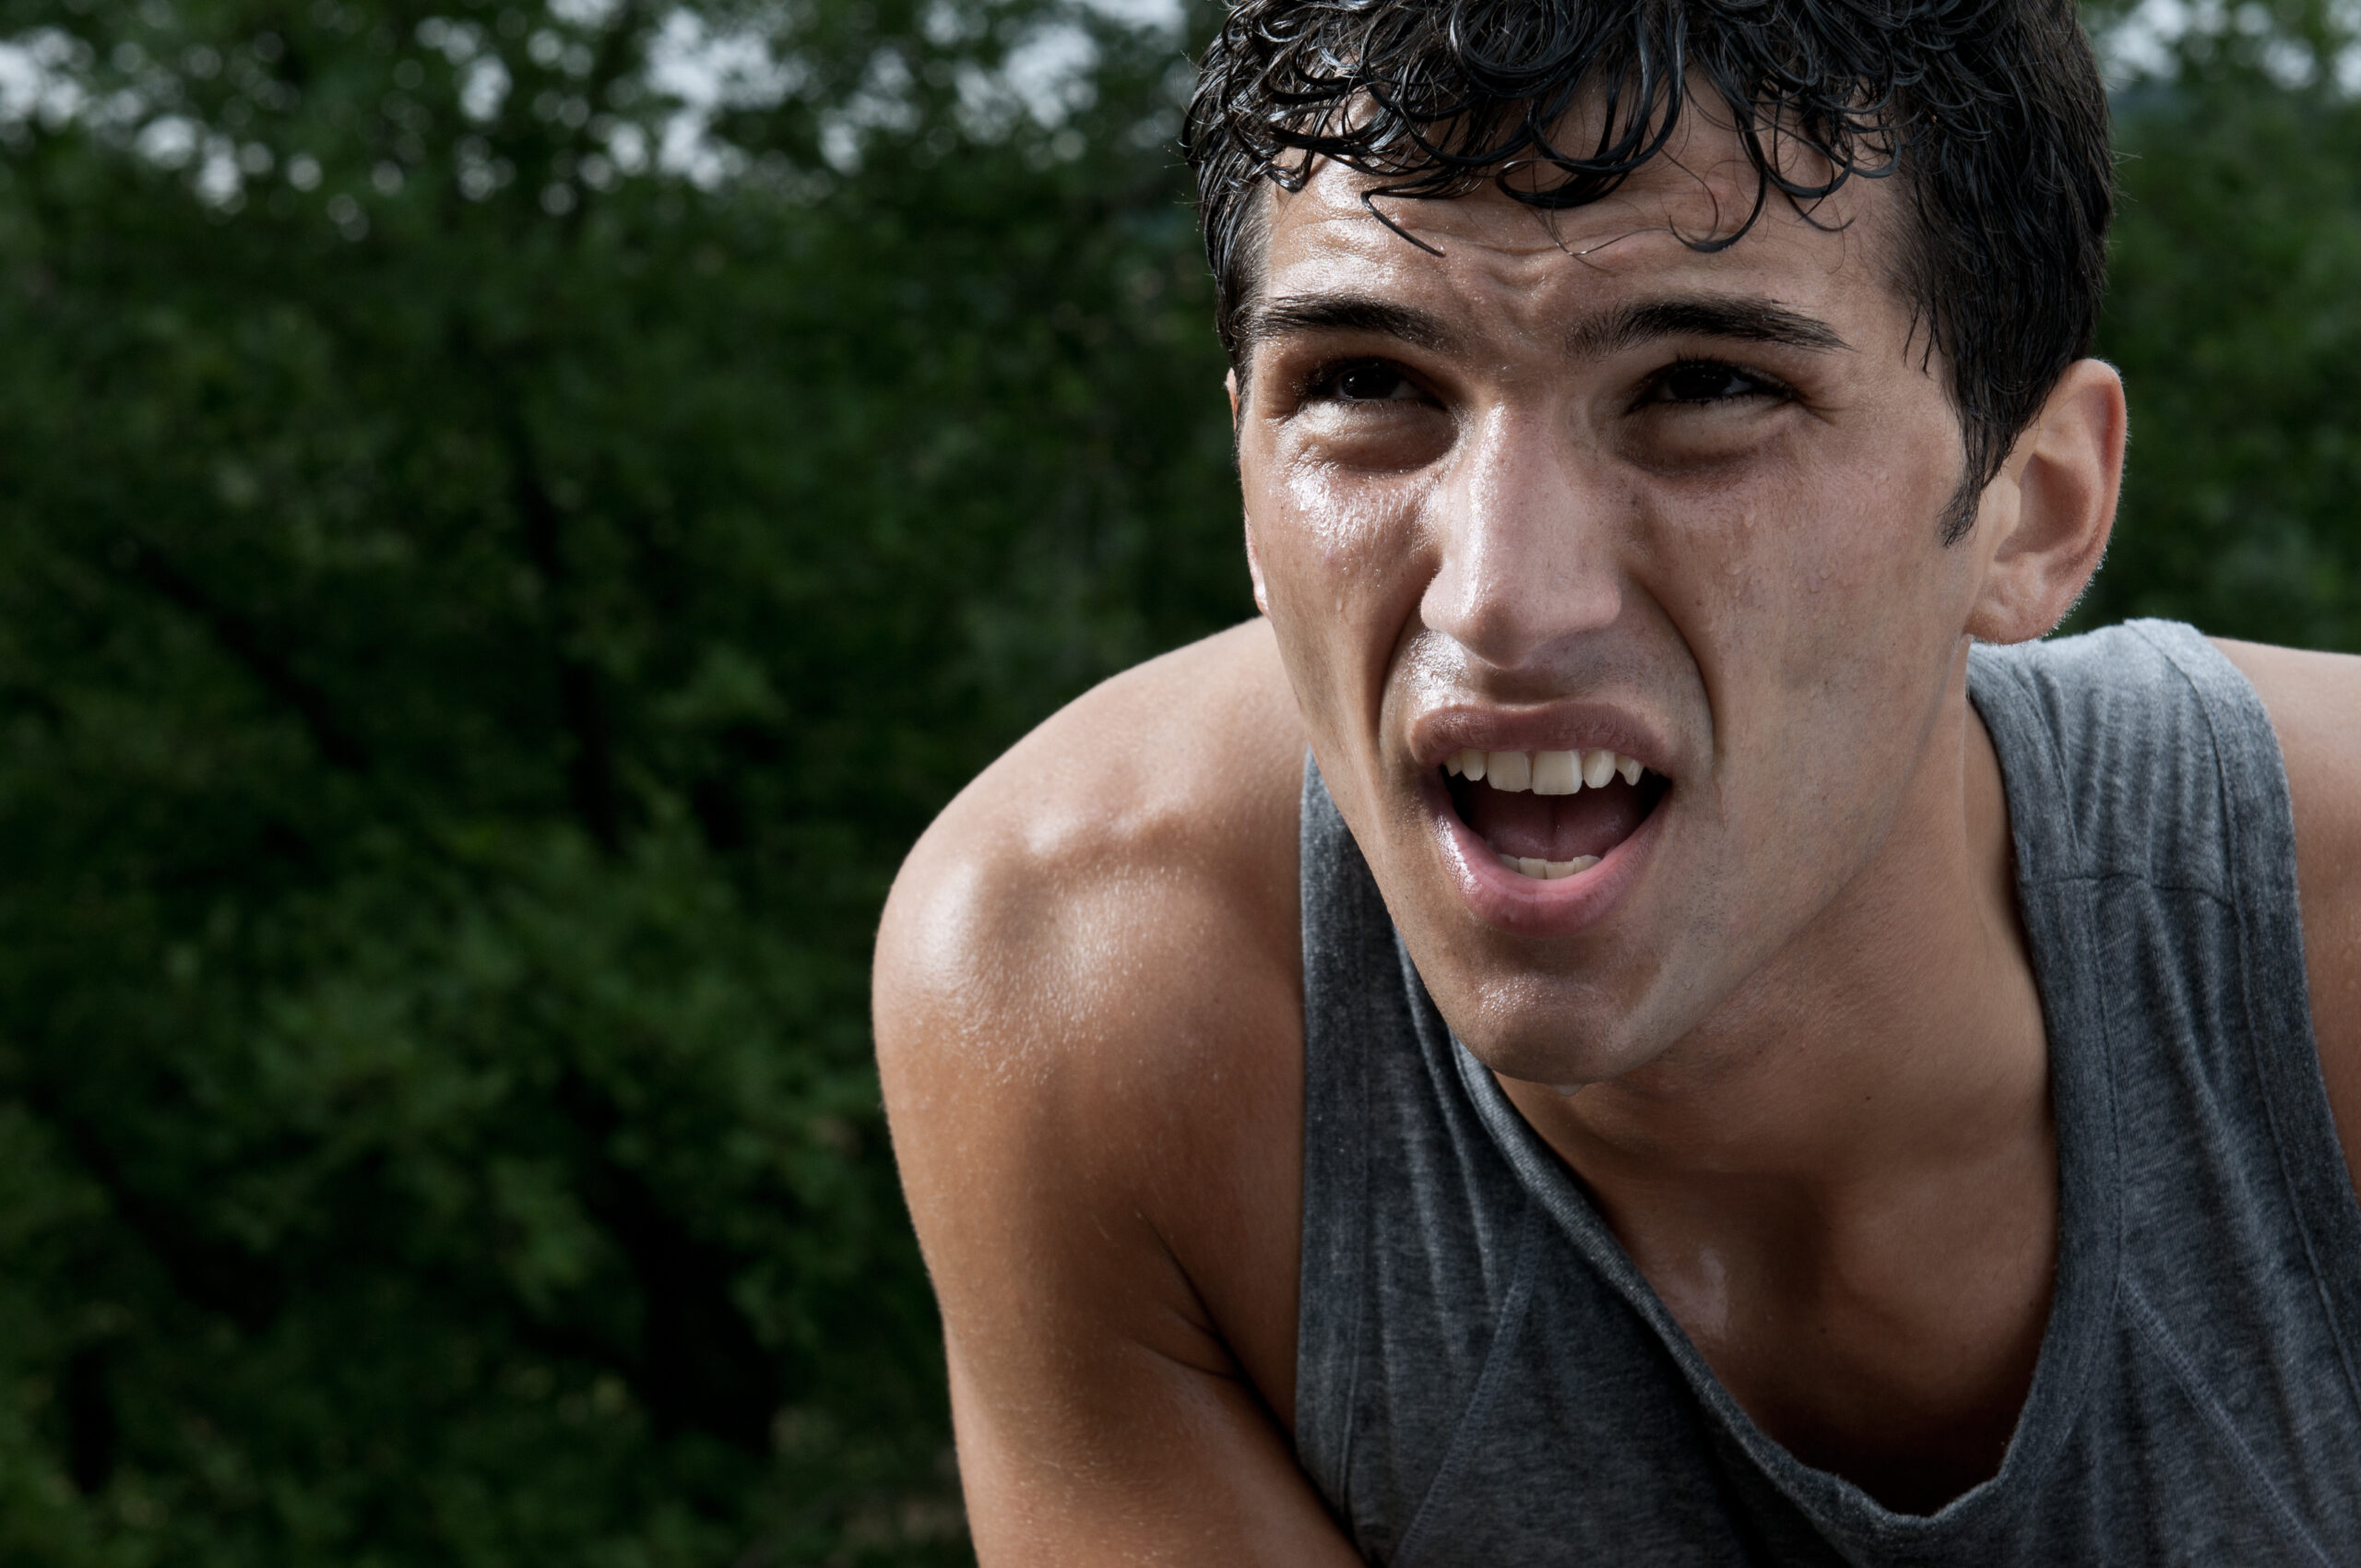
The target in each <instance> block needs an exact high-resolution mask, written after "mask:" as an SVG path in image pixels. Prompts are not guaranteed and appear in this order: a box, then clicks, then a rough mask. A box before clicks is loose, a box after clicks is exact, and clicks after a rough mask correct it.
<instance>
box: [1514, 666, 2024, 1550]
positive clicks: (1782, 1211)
mask: <svg viewBox="0 0 2361 1568" xmlns="http://www.w3.org/2000/svg"><path fill="white" fill-rule="evenodd" d="M1503 1087H1505V1088H1507V1090H1508V1091H1509V1093H1510V1095H1511V1096H1512V1098H1513V1099H1514V1100H1515V1101H1516V1103H1517V1105H1518V1107H1519V1109H1520V1110H1522V1111H1524V1113H1525V1116H1526V1118H1527V1120H1529V1121H1530V1122H1531V1123H1533V1124H1534V1126H1535V1128H1536V1130H1537V1131H1538V1132H1540V1134H1542V1136H1543V1137H1544V1138H1545V1139H1547V1140H1548V1142H1549V1143H1550V1144H1551V1145H1552V1146H1555V1147H1556V1148H1557V1150H1558V1151H1559V1153H1560V1155H1562V1156H1563V1157H1564V1158H1566V1160H1567V1162H1568V1163H1569V1164H1570V1165H1572V1167H1573V1169H1574V1170H1575V1172H1576V1173H1577V1174H1578V1175H1580V1176H1581V1177H1582V1178H1583V1179H1584V1182H1585V1183H1586V1184H1587V1185H1588V1186H1589V1188H1590V1191H1591V1193H1592V1195H1593V1197H1594V1198H1595V1199H1596V1202H1597V1204H1598V1206H1599V1210H1600V1212H1601V1214H1602V1216H1603V1217H1604V1218H1606V1220H1607V1222H1608V1225H1609V1226H1610V1227H1611V1228H1612V1229H1614V1231H1615V1233H1616V1235H1617V1236H1618V1237H1619V1239H1620V1240H1621V1241H1622V1242H1623V1245H1624V1248H1625V1249H1626V1251H1628V1252H1629V1253H1631V1259H1632V1261H1633V1262H1634V1263H1635V1264H1637V1265H1638V1266H1639V1268H1640V1271H1641V1273H1642V1274H1643V1276H1645V1277H1646V1278H1647V1280H1648V1282H1649V1283H1650V1284H1651V1285H1653V1286H1654V1287H1655V1290H1656V1292H1657V1294H1658V1296H1659V1297H1661V1298H1662V1300H1663V1301H1664V1302H1665V1305H1666V1306H1667V1308H1668V1309H1670V1311H1671V1313H1672V1314H1673V1316H1674V1317H1675V1318H1676V1319H1677V1320H1678V1321H1679V1323H1680V1324H1681V1326H1682V1327H1683V1329H1685V1330H1686V1331H1687V1333H1688V1334H1689V1336H1690V1337H1691V1340H1692V1342H1694V1343H1695V1345H1696V1346H1697V1348H1698V1349H1699V1350H1700V1351H1701V1352H1702V1353H1703V1355H1704V1357H1705V1359H1706V1360H1707V1362H1708V1363H1709V1364H1710V1365H1711V1366H1712V1367H1713V1368H1714V1372H1715V1373H1716V1374H1717V1375H1718V1376H1719V1377H1720V1378H1721V1379H1722V1381H1723V1383H1724V1384H1725V1385H1726V1386H1727V1387H1728V1388H1729V1390H1730V1392H1731V1393H1732V1394H1733V1395H1734V1396H1736V1397H1737V1398H1738V1402H1739V1403H1740V1404H1741V1405H1742V1406H1743V1407H1745V1408H1746V1409H1747V1410H1748V1411H1749V1413H1750V1414H1751V1415H1752V1416H1753V1417H1754V1419H1755V1420H1757V1421H1758V1422H1759V1423H1761V1425H1762V1427H1763V1429H1764V1430H1765V1431H1768V1432H1769V1433H1770V1434H1771V1435H1772V1436H1773V1437H1774V1438H1775V1439H1777V1440H1778V1441H1780V1442H1782V1443H1786V1445H1787V1446H1788V1448H1789V1450H1790V1451H1791V1452H1793V1453H1795V1454H1796V1455H1797V1456H1798V1457H1799V1458H1801V1459H1803V1460H1804V1461H1805V1462H1806V1463H1808V1464H1813V1465H1817V1466H1820V1467H1823V1468H1826V1469H1831V1470H1834V1471H1836V1472H1838V1473H1839V1474H1842V1475H1845V1476H1847V1477H1849V1478H1851V1479H1854V1480H1856V1481H1857V1482H1858V1483H1859V1484H1861V1485H1862V1486H1863V1487H1865V1488H1867V1489H1868V1490H1869V1491H1870V1492H1871V1493H1872V1494H1873V1495H1875V1496H1878V1497H1879V1498H1880V1499H1881V1500H1883V1501H1885V1502H1887V1503H1889V1504H1891V1505H1892V1506H1895V1507H1901V1508H1904V1509H1914V1510H1915V1509H1930V1508H1933V1507H1935V1506H1937V1505H1939V1504H1940V1503H1942V1502H1943V1501H1945V1500H1946V1499H1948V1498H1950V1497H1952V1496H1955V1495H1957V1494H1958V1493H1959V1492H1960V1491H1964V1490H1965V1489H1966V1488H1967V1487H1969V1486H1972V1485H1974V1484H1975V1482H1976V1481H1978V1480H1980V1479H1984V1478H1985V1477H1987V1476H1989V1475H1991V1474H1992V1473H1993V1471H1994V1470H1995V1469H1996V1468H1997V1467H1999V1463H2000V1459H2001V1455H2002V1454H2003V1453H2004V1451H2005V1449H2006V1447H2007V1443H2008V1441H2009V1434H2010V1433H2011V1431H2013V1430H2014V1428H2015V1425H2016V1420H2017V1414H2018V1411H2019V1409H2020V1408H2021V1407H2022V1404H2023V1399H2024V1396H2025V1392H2026V1390H2027V1388H2028V1387H2030V1385H2031V1383H2032V1379H2033V1370H2034V1365H2035V1360H2036V1358H2037V1356H2038V1353H2039V1348H2040V1342H2041V1335H2042V1327H2043V1324H2044V1323H2045V1322H2046V1321H2047V1315H2048V1302H2049V1289H2050V1281H2051V1277H2052V1268H2053V1265H2054V1260H2055V1258H2056V1241H2057V1227H2058V1185H2057V1149H2056V1143H2055V1138H2054V1134H2053V1131H2052V1126H2051V1120H2050V1108H2049V1092H2048V1051H2047V1041H2046V1039H2045V1036H2044V1033H2043V1028H2042V1016H2041V1001H2040V997H2039V995H2038V993H2037V992H2035V989H2034V984H2033V975H2032V968H2031V965H2030V962H2029V960H2028V957H2027V955H2026V948H2025V942H2024V937H2023V931H2022V928H2021V927H2020V925H2019V923H2018V919H2017V912H2016V897H2015V878H2014V875H2013V873H2012V869H2011V843H2010V835H2009V824H2008V809H2007V802H2006V799H2005V797H2004V795H2003V792H2002V789H2001V781H2000V771H1999V759H1998V758H1997V757H1996V756H1995V755H1994V754H1993V751H1992V743H1991V740H1990V737H1989V736H1987V734H1986V733H1985V731H1984V727H1983V723H1982V720H1981V719H1978V718H1977V717H1976V716H1975V713H1974V712H1972V711H1971V710H1970V708H1969V707H1968V704H1967V701H1966V694H1965V683H1964V650H1963V659H1962V661H1961V665H1960V667H1959V668H1958V669H1955V670H1954V671H1953V678H1952V688H1951V692H1950V695H1949V696H1948V698H1947V702H1946V705H1945V707H1944V709H1943V711H1942V713H1941V715H1940V718H1939V719H1938V721H1937V723H1936V725H1935V727H1934V730H1933V731H1932V733H1931V735H1930V739H1929V743H1928V747H1927V750H1926V753H1925V756H1924V760H1923V762H1922V765H1921V766H1920V768H1919V771H1918V776H1917V777H1916V778H1915V779H1914V780H1913V782H1912V785H1911V787H1910V790H1909V792H1908V798H1907V799H1906V800H1905V802H1904V810H1903V811H1902V813H1901V814H1900V815H1899V816H1898V818H1897V822H1896V826H1895V829H1894V831H1893V832H1892V834H1891V835H1889V838H1888V842H1887V843H1886V844H1885V845H1884V846H1883V847H1882V848H1881V849H1880V851H1879V853H1878V855H1877V856H1876V857H1875V858H1874V859H1873V860H1872V861H1871V862H1870V864H1869V866H1868V867H1867V868H1866V869H1865V870H1864V872H1863V873H1862V874H1861V875H1860V876H1858V877H1857V878H1855V879H1854V881H1853V883H1852V884H1851V885H1848V887H1847V889H1846V891H1845V893H1844V894H1843V895H1841V896H1840V897H1838V898H1837V900H1836V901H1835V902H1834V903H1833V905H1832V906H1831V907H1830V909H1828V910H1827V911H1826V913H1825V914H1824V915H1823V917H1822V918H1821V920H1819V921H1816V922H1815V923H1814V925H1813V926H1812V927H1811V929H1810V930H1809V931H1808V932H1805V933H1804V935H1803V936H1802V937H1801V938H1799V940H1798V941H1797V943H1795V944H1793V945H1792V946H1791V948H1790V950H1789V951H1787V952H1786V953H1783V954H1782V955H1781V956H1779V957H1778V959H1777V960H1775V961H1774V963H1772V964H1770V965H1768V966H1766V967H1765V968H1764V969H1763V971H1762V972H1761V973H1760V974H1759V975H1758V976H1757V978H1756V980H1755V982H1754V983H1753V984H1751V985H1750V986H1749V987H1748V988H1747V990H1746V992H1744V993H1743V994H1741V995H1739V996H1738V997H1736V998H1734V999H1733V1000H1732V1001H1731V1002H1729V1003H1728V1004H1726V1005H1725V1006H1723V1007H1722V1008H1720V1009H1719V1010H1717V1011H1716V1012H1715V1013H1714V1015H1713V1016H1711V1017H1710V1018H1709V1019H1708V1020H1707V1021H1706V1023H1705V1025H1704V1026H1703V1028H1698V1029H1697V1030H1695V1031H1693V1032H1692V1033H1691V1036H1690V1037H1689V1038H1687V1039H1684V1040H1682V1041H1681V1042H1680V1043H1679V1045H1678V1046H1676V1047H1675V1048H1674V1049H1673V1050H1671V1051H1667V1052H1666V1053H1665V1054H1664V1055H1663V1056H1662V1057H1660V1058H1658V1059H1657V1060H1656V1061H1655V1062H1654V1063H1650V1064H1649V1065H1648V1066H1646V1067H1644V1068H1642V1069H1640V1070H1638V1071H1635V1072H1632V1073H1630V1074H1627V1075H1624V1076H1623V1077H1620V1078H1617V1079H1614V1080H1611V1081H1609V1082H1607V1083H1602V1084H1595V1085H1593V1086H1591V1087H1588V1088H1585V1089H1584V1090H1582V1091H1581V1092H1580V1093H1578V1094H1577V1095H1575V1096H1573V1097H1572V1098H1570V1099H1567V1098H1560V1096H1559V1095H1557V1094H1556V1093H1555V1092H1554V1091H1552V1090H1550V1089H1548V1088H1546V1087H1541V1086H1537V1085H1533V1084H1524V1083H1516V1082H1509V1081H1506V1080H1504V1081H1503Z"/></svg>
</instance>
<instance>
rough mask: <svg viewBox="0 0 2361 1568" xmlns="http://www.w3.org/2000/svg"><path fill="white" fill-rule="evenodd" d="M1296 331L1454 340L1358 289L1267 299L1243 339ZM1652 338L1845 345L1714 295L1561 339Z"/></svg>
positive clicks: (1627, 315) (1585, 352)
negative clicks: (1353, 292) (1336, 292)
mask: <svg viewBox="0 0 2361 1568" xmlns="http://www.w3.org/2000/svg"><path fill="white" fill-rule="evenodd" d="M1299 332H1359V333H1367V334H1370V335H1371V336H1373V337H1379V338H1394V339H1399V340H1401V341H1402V342H1405V343H1409V344H1412V345H1414V346H1415V347H1418V348H1421V349H1426V350H1430V352H1434V353H1441V354H1448V353H1451V352H1453V350H1456V349H1457V348H1458V347H1459V344H1460V338H1459V335H1458V334H1457V333H1455V332H1453V330H1452V329H1451V328H1450V327H1446V326H1445V325H1444V324H1443V323H1442V321H1441V320H1440V319H1439V318H1437V317H1435V316H1432V315H1428V314H1427V313H1426V312H1424V311H1421V310H1414V309H1412V308H1410V307H1409V306H1407V305H1397V304H1394V303H1389V302H1387V301H1384V300H1377V299H1371V298H1370V297H1368V296H1367V295H1362V294H1298V295H1291V296H1289V297H1287V298H1284V299H1277V300H1273V301H1271V302H1269V303H1266V304H1264V305H1261V306H1258V307H1256V308H1255V309H1254V310H1253V311H1252V314H1250V315H1248V317H1247V321H1246V330H1245V333H1244V337H1245V339H1246V341H1247V342H1249V343H1266V342H1270V341H1273V340H1274V339H1280V338H1285V337H1287V336H1289V335H1291V334H1294V333H1299ZM1660 338H1721V339H1729V340H1732V341H1736V342H1741V343H1772V344H1776V345H1778V346H1780V347H1783V348H1790V349H1806V350H1813V351H1816V352H1823V353H1825V352H1833V351H1839V350H1850V349H1851V348H1852V345H1851V344H1849V343H1847V342H1846V341H1845V339H1844V337H1843V336H1842V335H1841V334H1839V333H1838V332H1837V330H1836V329H1835V328H1834V327H1831V326H1829V325H1828V323H1826V322H1824V321H1822V320H1821V319H1820V318H1819V317H1817V316H1810V315H1804V314H1803V313H1802V312H1801V311H1795V310H1790V309H1788V308H1787V307H1786V306H1785V305H1782V304H1776V303H1773V302H1771V301H1769V300H1754V299H1730V298H1726V297H1721V296H1716V295H1701V296H1697V297H1694V298H1690V299H1670V300H1651V301H1648V302H1645V303H1641V304H1631V305H1620V306H1618V307H1616V308H1615V309H1613V310H1608V311H1603V312H1601V313H1599V314H1598V315H1593V316H1588V317H1585V318H1584V319H1583V320H1581V321H1579V322H1576V323H1575V324H1574V327H1573V328H1572V331H1570V332H1569V333H1567V335H1566V344H1567V347H1568V349H1569V350H1572V353H1573V354H1574V355H1575V356H1576V357H1578V358H1582V359H1597V358H1601V357H1604V356H1605V355H1608V354H1613V353H1619V352H1621V351H1623V350H1628V349H1635V348H1638V347H1640V346H1641V345H1643V344H1644V343H1650V342H1654V341H1655V340H1656V339H1660Z"/></svg>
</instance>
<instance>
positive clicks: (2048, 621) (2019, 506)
mask: <svg viewBox="0 0 2361 1568" xmlns="http://www.w3.org/2000/svg"><path fill="white" fill-rule="evenodd" d="M2125 429H2126V422H2125V412H2124V404H2123V381H2122V378H2121V377H2119V376H2118V375H2117V374H2116V373H2115V367H2114V366H2112V365H2110V364H2107V363H2106V362H2104V361H2101V360H2078V361H2076V362H2074V363H2073V364H2071V365H2069V366H2068V367H2067V368H2066V373H2065V374H2063V375H2060V376H2059V377H2058V385H2057V386H2054V387H2052V388H2051V389H2050V393H2049V398H2048V400H2047V402H2045V403H2044V404H2043V405H2042V410H2041V415H2040V417H2039V418H2038V419H2037V420H2035V422H2034V425H2033V428H2031V429H2030V430H2028V431H2026V432H2025V433H2024V434H2023V435H2022V436H2021V437H2019V438H2018V441H2017V447H2016V450H2015V451H2013V452H2011V454H2010V456H2009V461H2008V463H2007V464H2006V466H2004V467H2003V468H2002V469H2001V472H2000V477H1999V479H1997V480H1995V481H1993V485H1992V487H1991V492H1992V493H1987V496H1986V498H1985V505H1987V507H1989V508H1995V509H1996V514H1995V515H1994V516H1993V517H1991V519H1990V520H1991V521H1992V522H1993V523H1994V524H1995V525H1996V529H1995V534H1994V536H1993V537H1989V538H1987V539H1984V540H1978V541H1977V547H1978V548H1980V549H1983V550H1985V551H1987V552H1989V553H1988V556H1987V560H1986V562H1985V566H1984V580H1983V583H1982V585H1981V588H1980V589H1979V591H1978V593H1977V595H1976V600H1975V608H1974V610H1973V611H1972V612H1971V613H1970V614H1969V617H1968V623H1967V628H1966V629H1967V631H1968V633H1969V634H1970V635H1971V636H1975V637H1978V638H1980V639H1982V640H1984V641H1986V642H1996V643H2017V642H2027V641H2030V640H2031V639H2033V638H2035V637H2037V636H2041V635H2042V634H2043V633H2045V632H2047V631H2048V630H2049V629H2050V628H2051V627H2053V626H2055V625H2057V624H2058V622H2059V621H2061V620H2063V619H2065V616H2066V612H2067V611H2069V610H2070V609H2072V608H2073V606H2074V601H2075V600H2077V599H2079V598H2081V597H2082V589H2083V588H2085V587H2087V586H2088V585H2089V583H2090V580H2091V575H2092V574H2093V573H2094V572H2095V571H2097V570H2098V564H2099V559H2100V557H2101V556H2103V555H2105V554H2106V541H2107V536H2108V534H2109V533H2110V532H2111V531H2112V530H2113V529H2114V527H2115V504H2116V496H2117V493H2118V490H2119V489H2120V488H2121V485H2122V482H2123V444H2124V432H2125ZM2003 491H2005V492H2006V493H1999V492H2003Z"/></svg>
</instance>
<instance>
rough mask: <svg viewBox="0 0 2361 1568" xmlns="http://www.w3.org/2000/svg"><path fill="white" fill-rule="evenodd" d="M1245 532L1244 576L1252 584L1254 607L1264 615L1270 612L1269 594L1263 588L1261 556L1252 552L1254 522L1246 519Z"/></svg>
mask: <svg viewBox="0 0 2361 1568" xmlns="http://www.w3.org/2000/svg"><path fill="white" fill-rule="evenodd" d="M1244 532H1245V534H1246V576H1248V577H1249V578H1250V579H1251V580H1252V582H1253V584H1254V608H1255V609H1257V610H1259V611H1261V612H1263V613H1264V615H1266V616H1267V615H1268V614H1270V612H1271V596H1270V595H1269V594H1268V593H1266V592H1264V588H1263V558H1262V557H1261V556H1260V555H1258V554H1256V553H1255V552H1254V524H1253V521H1252V519H1251V518H1250V519H1248V521H1247V524H1246V527H1245V529H1244Z"/></svg>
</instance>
